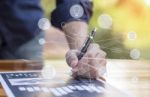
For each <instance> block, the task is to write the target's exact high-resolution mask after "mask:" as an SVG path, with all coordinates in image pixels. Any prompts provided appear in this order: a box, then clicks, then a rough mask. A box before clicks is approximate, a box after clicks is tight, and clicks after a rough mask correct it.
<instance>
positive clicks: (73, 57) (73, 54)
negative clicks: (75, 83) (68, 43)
mask: <svg viewBox="0 0 150 97" xmlns="http://www.w3.org/2000/svg"><path fill="white" fill-rule="evenodd" d="M77 52H78V51H77V50H71V51H69V52H67V54H66V62H67V64H68V65H69V66H71V67H75V66H76V65H77V63H78V58H77Z"/></svg>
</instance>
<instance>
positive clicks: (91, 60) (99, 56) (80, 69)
mask: <svg viewBox="0 0 150 97" xmlns="http://www.w3.org/2000/svg"><path fill="white" fill-rule="evenodd" d="M79 53H80V50H77V49H73V50H70V51H68V52H67V54H66V62H67V64H68V65H69V66H70V67H71V68H72V73H73V77H83V78H91V79H97V78H101V79H104V78H103V77H102V76H103V74H104V73H105V71H106V59H105V57H106V53H105V52H104V51H102V50H101V49H100V47H99V45H98V44H95V43H92V44H90V46H89V48H88V50H87V52H86V53H85V54H84V56H83V57H82V58H81V59H80V60H78V57H77V56H78V55H79Z"/></svg>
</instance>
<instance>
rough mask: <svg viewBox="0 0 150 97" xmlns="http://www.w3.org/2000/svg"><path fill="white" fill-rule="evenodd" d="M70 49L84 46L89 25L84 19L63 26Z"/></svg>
mask: <svg viewBox="0 0 150 97" xmlns="http://www.w3.org/2000/svg"><path fill="white" fill-rule="evenodd" d="M63 31H64V33H65V35H66V38H67V41H68V44H69V47H70V49H79V48H81V47H82V45H83V43H84V41H85V39H86V37H87V34H88V33H87V32H88V25H87V23H85V22H82V21H73V22H69V23H67V24H65V25H64V26H63Z"/></svg>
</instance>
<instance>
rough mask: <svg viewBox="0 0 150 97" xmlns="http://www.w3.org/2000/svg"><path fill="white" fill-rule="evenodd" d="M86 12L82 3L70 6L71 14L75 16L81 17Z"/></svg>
mask: <svg viewBox="0 0 150 97" xmlns="http://www.w3.org/2000/svg"><path fill="white" fill-rule="evenodd" d="M83 14H84V9H83V7H82V6H81V5H79V4H75V5H73V6H72V7H71V8H70V15H71V16H72V17H73V18H77V19H78V18H81V17H82V16H83Z"/></svg>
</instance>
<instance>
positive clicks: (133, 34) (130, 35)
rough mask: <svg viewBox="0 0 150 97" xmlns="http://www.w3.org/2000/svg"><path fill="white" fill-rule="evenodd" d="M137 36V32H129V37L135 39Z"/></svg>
mask: <svg viewBox="0 0 150 97" xmlns="http://www.w3.org/2000/svg"><path fill="white" fill-rule="evenodd" d="M136 38H137V34H136V32H134V31H131V32H128V39H129V40H135V39H136Z"/></svg>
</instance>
